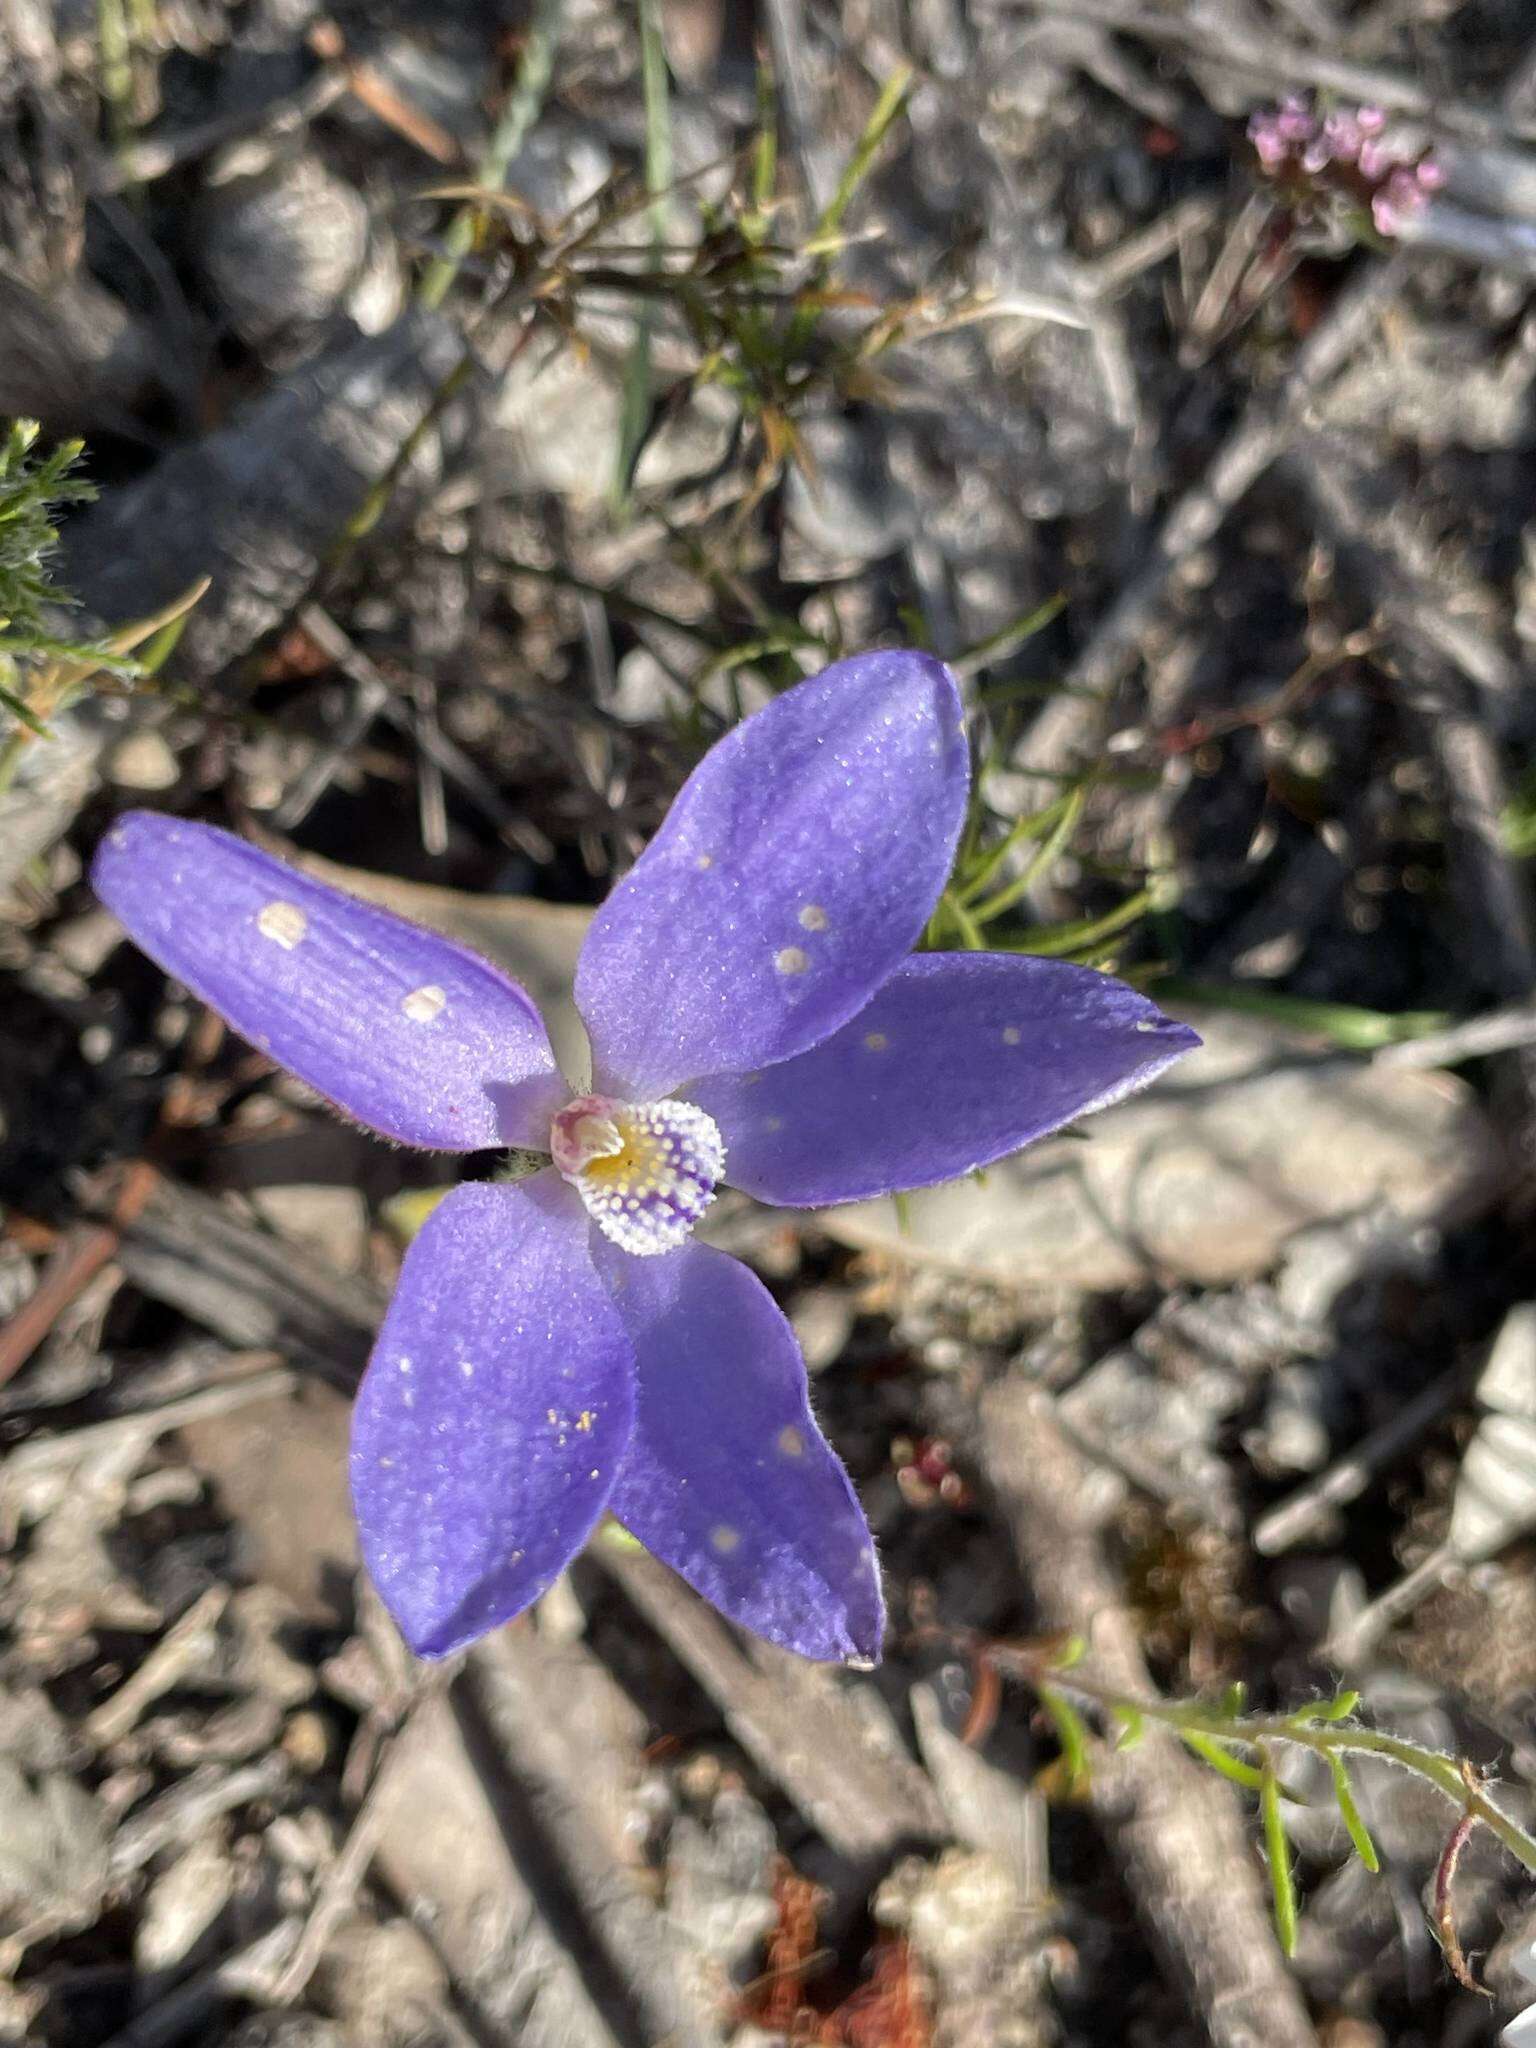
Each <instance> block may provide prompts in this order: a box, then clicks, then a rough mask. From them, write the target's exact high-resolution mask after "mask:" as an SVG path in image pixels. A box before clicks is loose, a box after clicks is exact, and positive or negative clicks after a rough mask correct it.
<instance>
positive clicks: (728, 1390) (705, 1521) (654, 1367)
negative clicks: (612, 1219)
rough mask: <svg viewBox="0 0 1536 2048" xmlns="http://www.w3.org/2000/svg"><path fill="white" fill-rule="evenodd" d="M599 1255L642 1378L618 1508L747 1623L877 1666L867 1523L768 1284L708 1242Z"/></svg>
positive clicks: (874, 1574) (836, 1657) (875, 1572)
mask: <svg viewBox="0 0 1536 2048" xmlns="http://www.w3.org/2000/svg"><path fill="white" fill-rule="evenodd" d="M595 1255H596V1259H597V1263H598V1267H599V1270H600V1271H601V1272H602V1274H603V1276H604V1278H605V1279H606V1280H607V1282H608V1284H609V1286H610V1287H611V1288H612V1289H613V1299H614V1303H615V1305H616V1306H617V1308H618V1311H619V1314H620V1315H621V1316H622V1317H623V1319H624V1324H625V1327H626V1328H627V1330H628V1332H629V1336H630V1341H631V1342H632V1343H633V1345H634V1347H635V1358H636V1364H637V1369H638V1383H639V1385H638V1403H637V1407H636V1411H635V1432H634V1435H633V1437H632V1438H631V1439H630V1444H629V1448H628V1450H627V1451H626V1452H625V1454H624V1460H623V1464H622V1466H621V1469H620V1472H619V1481H618V1484H617V1486H615V1488H614V1490H613V1497H612V1499H611V1501H610V1503H609V1505H610V1506H611V1508H612V1509H613V1512H614V1513H615V1514H616V1515H617V1516H618V1518H619V1520H620V1521H621V1522H622V1523H623V1524H624V1525H625V1527H626V1528H628V1529H630V1530H632V1531H633V1533H634V1534H635V1535H636V1536H638V1537H639V1539H640V1541H641V1542H642V1543H643V1544H644V1545H645V1547H646V1548H647V1550H650V1551H652V1552H654V1554H655V1555H656V1556H657V1557H659V1558H661V1559H662V1560H663V1562H664V1563H666V1564H669V1565H671V1567H672V1569H673V1570H674V1571H676V1572H680V1573H681V1574H682V1576H683V1577H684V1578H685V1579H687V1580H688V1582H689V1584H690V1585H692V1586H693V1587H694V1588H695V1589H696V1590H697V1591H698V1592H700V1593H702V1594H703V1595H704V1597H705V1599H706V1600H709V1601H711V1602H713V1604H714V1605H715V1606H716V1607H718V1608H719V1609H720V1611H721V1612H722V1613H723V1614H726V1615H729V1616H730V1618H731V1620H733V1621H737V1622H740V1623H741V1625H742V1627H743V1628H749V1629H751V1630H753V1631H754V1633H756V1634H757V1635H760V1636H766V1637H767V1638H768V1639H769V1641H770V1642H775V1643H780V1644H782V1645H783V1646H784V1648H785V1649H789V1650H796V1651H798V1652H799V1654H800V1655H801V1656H802V1657H816V1658H821V1659H823V1660H825V1661H827V1662H847V1661H865V1660H873V1659H875V1658H877V1657H878V1656H879V1654H880V1638H881V1632H882V1628H883V1625H884V1619H885V1610H884V1605H883V1602H882V1600H881V1595H880V1573H879V1568H878V1566H877V1564H876V1561H875V1551H874V1544H873V1542H872V1540H871V1538H870V1533H869V1527H868V1524H867V1523H866V1522H865V1520H864V1515H863V1511H862V1510H861V1508H860V1507H859V1504H858V1500H857V1498H856V1497H855V1495H854V1491H853V1488H852V1486H851V1485H850V1484H849V1480H848V1475H847V1473H846V1472H845V1471H844V1470H843V1468H842V1466H841V1465H840V1464H839V1463H838V1460H837V1457H836V1456H835V1454H834V1453H833V1451H832V1450H831V1448H830V1446H829V1445H828V1443H827V1440H826V1438H825V1437H824V1436H823V1435H822V1433H821V1431H820V1430H819V1429H818V1428H817V1426H816V1423H815V1419H814V1418H813V1416H812V1414H811V1410H810V1404H809V1401H808V1399H807V1396H806V1381H805V1364H804V1361H803V1360H802V1358H801V1356H800V1347H799V1346H798V1344H797V1343H796V1342H795V1337H794V1332H793V1331H792V1330H791V1329H790V1327H789V1324H788V1323H787V1322H786V1321H785V1320H784V1317H783V1316H782V1315H781V1314H780V1312H779V1310H778V1309H777V1307H775V1305H774V1301H773V1297H772V1296H771V1295H770V1294H769V1292H768V1290H767V1288H766V1287H764V1286H763V1284H762V1282H761V1281H760V1280H759V1279H757V1277H756V1276H755V1275H754V1274H752V1273H749V1272H748V1270H747V1268H746V1267H745V1266H743V1265H740V1264H739V1263H738V1262H737V1261H736V1260H735V1259H732V1258H728V1257H727V1256H726V1254H725V1253H724V1252H717V1251H712V1250H710V1249H709V1247H708V1246H706V1245H701V1244H690V1245H687V1246H685V1247H684V1248H683V1249H682V1250H681V1251H676V1252H670V1253H668V1254H666V1255H665V1256H664V1257H662V1258H656V1259H632V1258H629V1257H627V1256H626V1255H625V1254H624V1253H623V1252H620V1251H617V1250H615V1249H613V1248H612V1247H611V1246H608V1245H603V1244H598V1245H597V1246H596V1247H595Z"/></svg>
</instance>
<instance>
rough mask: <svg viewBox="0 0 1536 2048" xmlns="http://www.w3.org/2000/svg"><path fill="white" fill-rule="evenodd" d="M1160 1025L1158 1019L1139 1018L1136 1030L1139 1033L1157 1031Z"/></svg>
mask: <svg viewBox="0 0 1536 2048" xmlns="http://www.w3.org/2000/svg"><path fill="white" fill-rule="evenodd" d="M1158 1023H1159V1019H1158V1018H1156V1017H1138V1018H1137V1019H1136V1029H1137V1030H1138V1031H1155V1030H1156V1029H1157V1027H1158Z"/></svg>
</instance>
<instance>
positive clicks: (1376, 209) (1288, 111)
mask: <svg viewBox="0 0 1536 2048" xmlns="http://www.w3.org/2000/svg"><path fill="white" fill-rule="evenodd" d="M1386 128H1387V117H1386V115H1385V113H1384V112H1383V111H1382V109H1381V108H1380V107H1336V108H1333V109H1332V110H1330V111H1329V112H1327V113H1322V112H1320V111H1319V110H1318V108H1317V107H1316V105H1315V104H1314V103H1313V102H1312V101H1311V100H1310V99H1307V98H1305V97H1303V96H1302V95H1301V94H1299V93H1292V94H1290V95H1289V96H1288V97H1287V98H1286V99H1283V100H1282V101H1281V102H1280V104H1279V106H1278V107H1274V108H1270V109H1267V110H1265V111H1262V112H1260V113H1257V114H1255V115H1253V117H1252V118H1251V119H1250V121H1249V123H1248V140H1249V141H1250V142H1251V143H1252V144H1253V147H1254V151H1255V153H1256V154H1257V156H1258V159H1259V163H1260V164H1261V166H1262V167H1263V169H1264V170H1265V171H1266V172H1267V173H1268V174H1269V176H1270V177H1271V178H1273V179H1274V180H1275V182H1276V183H1277V184H1278V185H1279V186H1280V187H1281V188H1282V189H1283V191H1284V193H1285V196H1286V199H1287V202H1288V203H1289V204H1290V205H1291V206H1292V207H1293V208H1294V209H1295V211H1296V212H1297V213H1298V214H1300V215H1303V216H1307V215H1312V216H1316V215H1317V214H1319V213H1327V212H1329V211H1331V210H1332V206H1333V205H1336V204H1337V203H1338V202H1339V201H1341V200H1342V201H1344V202H1345V203H1349V202H1353V203H1354V204H1356V205H1358V206H1362V207H1368V208H1369V210H1370V215H1371V219H1372V220H1373V222H1374V223H1375V226H1376V232H1377V233H1378V234H1379V235H1388V236H1390V235H1395V234H1398V233H1399V232H1400V231H1401V229H1402V225H1403V222H1404V221H1405V220H1406V219H1407V218H1408V217H1409V216H1410V215H1411V214H1415V213H1417V212H1418V211H1419V209H1420V208H1421V207H1422V206H1423V205H1424V204H1425V202H1426V201H1427V200H1428V198H1429V196H1430V194H1431V193H1432V192H1437V191H1438V190H1439V189H1440V187H1441V185H1442V184H1443V183H1444V182H1445V173H1444V171H1443V170H1442V169H1441V167H1440V165H1439V164H1438V163H1437V162H1436V161H1435V159H1434V157H1433V156H1432V155H1431V154H1429V153H1428V152H1427V151H1424V152H1421V153H1420V154H1418V155H1417V156H1415V155H1413V154H1411V153H1410V151H1409V150H1408V149H1407V148H1405V146H1404V145H1403V144H1402V143H1401V142H1400V141H1398V140H1396V139H1394V138H1393V137H1391V136H1390V135H1388V134H1387V132H1386ZM1330 202H1331V203H1332V204H1330Z"/></svg>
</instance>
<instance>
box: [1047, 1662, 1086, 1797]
mask: <svg viewBox="0 0 1536 2048" xmlns="http://www.w3.org/2000/svg"><path fill="white" fill-rule="evenodd" d="M1039 1696H1040V1704H1041V1706H1042V1707H1044V1709H1045V1711H1046V1712H1047V1713H1048V1714H1049V1715H1050V1717H1051V1723H1052V1726H1053V1727H1054V1728H1055V1730H1056V1739H1057V1741H1058V1742H1059V1743H1060V1744H1061V1760H1062V1763H1063V1764H1064V1765H1065V1767H1066V1773H1067V1786H1068V1789H1069V1790H1070V1791H1073V1792H1080V1791H1082V1789H1083V1788H1084V1787H1085V1786H1086V1785H1087V1783H1088V1730H1087V1729H1086V1728H1085V1727H1084V1726H1083V1717H1082V1715H1081V1714H1079V1712H1078V1711H1077V1709H1076V1707H1074V1706H1073V1705H1072V1703H1071V1701H1070V1700H1067V1699H1064V1698H1063V1697H1062V1695H1061V1694H1060V1693H1059V1692H1057V1691H1056V1690H1055V1688H1054V1687H1052V1686H1048V1685H1045V1686H1041V1687H1040V1689H1039Z"/></svg>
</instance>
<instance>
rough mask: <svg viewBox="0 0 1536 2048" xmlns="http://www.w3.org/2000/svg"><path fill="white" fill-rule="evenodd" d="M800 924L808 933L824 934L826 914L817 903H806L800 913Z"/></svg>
mask: <svg viewBox="0 0 1536 2048" xmlns="http://www.w3.org/2000/svg"><path fill="white" fill-rule="evenodd" d="M800 923H801V926H802V928H803V929H804V930H806V931H808V932H824V931H825V930H826V928H827V913H826V912H825V911H824V910H823V909H822V907H821V905H820V904H819V903H807V904H806V905H805V907H804V908H803V909H802V910H801V912H800Z"/></svg>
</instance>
